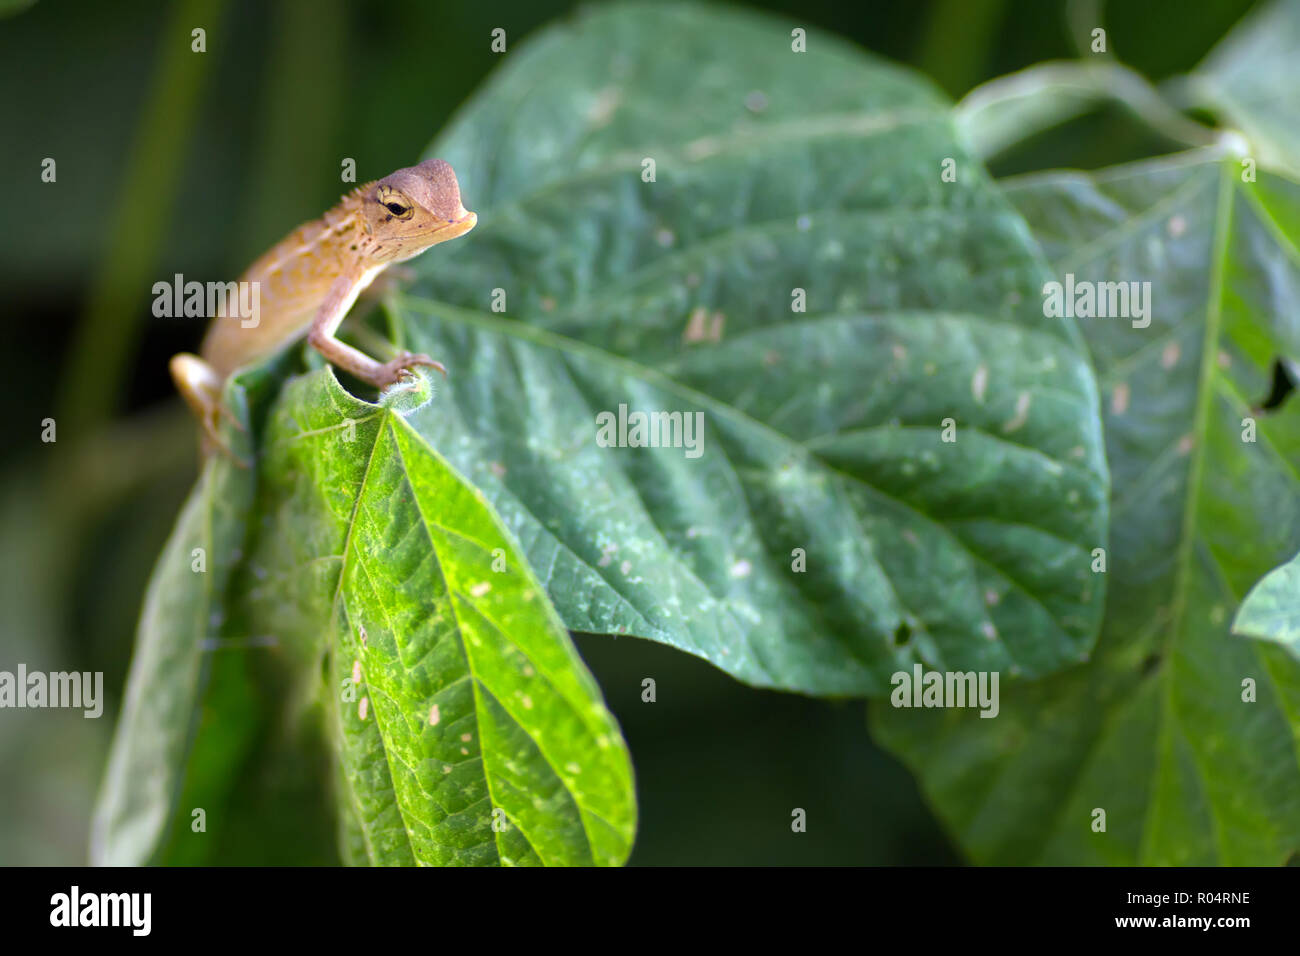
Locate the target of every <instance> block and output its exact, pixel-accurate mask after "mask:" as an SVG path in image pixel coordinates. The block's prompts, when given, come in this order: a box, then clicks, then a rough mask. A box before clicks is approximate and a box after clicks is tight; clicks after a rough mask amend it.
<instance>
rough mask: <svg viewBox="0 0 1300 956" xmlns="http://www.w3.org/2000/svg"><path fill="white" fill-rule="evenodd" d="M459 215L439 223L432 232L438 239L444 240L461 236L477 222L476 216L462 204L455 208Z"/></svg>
mask: <svg viewBox="0 0 1300 956" xmlns="http://www.w3.org/2000/svg"><path fill="white" fill-rule="evenodd" d="M457 211H458V212H459V213H460V215H458V216H456V217H455V218H453V219H448V220H447V222H446V224H445V225H442V224H440V225H439V226H438V227H437V228H436V229H435V230H434V232H435V233H437V236H438V241H439V242H445V241H446V240H448V239H455V238H456V237H457V236H463V235H465V233H467V232H469V231H470V230H471V229H473V228H474V227H475V226H476V225H477V224H478V216H476V215H475V214H474V213H472V212H470V211H469V210H467V209H466V208H465V207H464V206H462V207H461V208H460V209H459V210H457Z"/></svg>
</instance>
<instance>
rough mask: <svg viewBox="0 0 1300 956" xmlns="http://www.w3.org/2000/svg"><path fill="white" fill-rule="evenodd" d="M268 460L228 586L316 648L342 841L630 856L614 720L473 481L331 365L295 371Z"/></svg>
mask: <svg viewBox="0 0 1300 956" xmlns="http://www.w3.org/2000/svg"><path fill="white" fill-rule="evenodd" d="M259 467H260V471H261V474H262V482H261V485H260V487H259V493H258V501H257V510H258V513H259V515H260V516H261V517H260V521H259V523H258V525H257V526H256V528H255V529H254V532H253V534H254V542H253V544H252V545H251V547H250V553H249V559H248V563H247V565H246V566H245V568H244V569H243V575H242V577H241V579H240V580H239V581H238V582H237V583H236V586H235V589H236V590H239V591H244V592H245V595H246V607H245V608H244V609H243V611H242V614H244V615H245V620H246V621H247V622H248V626H250V627H251V628H253V629H255V630H256V631H257V632H258V633H263V632H265V633H271V634H274V635H275V636H276V638H277V640H278V641H279V642H281V643H282V644H283V645H284V646H285V647H286V649H287V650H288V651H289V653H290V654H293V655H297V656H299V657H300V658H301V659H302V660H304V661H311V660H319V659H321V658H322V657H323V658H324V660H323V667H324V671H325V673H326V675H327V677H326V687H327V690H326V692H325V694H324V703H325V707H326V710H327V713H328V715H329V725H330V728H331V736H332V738H333V740H334V746H335V748H336V752H337V754H338V767H339V771H340V773H339V794H338V800H339V807H340V826H341V832H342V848H343V853H344V857H345V859H348V860H350V861H352V862H368V863H371V864H412V863H423V864H484V863H516V864H517V863H546V864H564V863H569V864H571V863H587V864H590V863H597V864H609V863H620V862H622V861H623V860H624V859H625V858H626V856H627V854H628V852H629V850H630V849H631V842H632V834H633V830H634V827H635V798H634V794H633V790H632V780H631V764H630V760H629V758H628V755H627V751H626V748H625V747H624V745H623V741H622V737H621V735H620V733H619V730H618V727H617V725H616V724H615V722H614V720H613V718H612V717H611V716H610V714H609V713H608V711H606V709H605V707H604V705H603V703H602V702H601V697H600V692H599V690H598V688H597V687H596V685H595V682H594V681H593V680H592V678H591V676H590V674H588V673H587V671H586V668H585V667H584V666H583V664H582V662H581V660H580V659H579V658H578V656H577V652H576V651H575V650H574V648H573V646H572V644H571V642H570V640H569V636H568V634H567V633H566V632H565V630H564V629H563V627H562V626H561V624H560V622H559V620H558V618H557V617H556V616H555V612H554V610H553V609H552V608H551V606H550V604H549V602H548V601H547V599H546V593H545V590H544V589H543V588H542V587H541V585H540V584H539V583H538V582H537V580H536V578H535V577H534V576H533V574H532V572H531V571H530V569H529V568H528V565H527V564H526V562H525V561H524V560H523V559H522V556H521V555H520V554H519V553H518V551H517V549H516V546H515V544H514V543H513V541H512V539H511V538H510V536H509V534H508V532H506V531H505V529H504V528H503V527H502V525H501V524H500V522H499V520H498V519H497V518H496V516H495V514H494V513H493V511H492V509H491V508H490V506H488V505H487V504H486V502H484V501H483V499H482V496H481V494H480V493H479V492H478V491H477V490H476V489H474V488H473V487H472V486H470V485H468V484H467V483H466V482H465V481H464V479H462V478H461V477H460V476H459V475H458V474H457V473H456V472H455V471H454V470H453V469H452V468H451V467H450V466H449V465H448V464H447V463H446V461H445V460H444V459H443V457H442V456H441V455H440V454H438V452H436V451H435V450H434V449H433V448H431V447H430V446H429V445H428V444H427V443H426V442H425V441H424V440H423V439H421V438H420V437H419V436H418V435H417V434H415V432H413V431H412V430H411V428H410V427H409V426H408V425H407V424H406V423H405V421H404V420H403V419H402V417H401V416H400V415H399V414H398V413H397V412H395V411H393V410H392V409H390V408H388V407H377V406H374V405H368V404H366V403H364V402H361V401H359V400H358V399H355V398H353V397H352V396H350V395H349V394H348V393H346V392H345V391H343V389H342V388H340V387H339V385H338V383H337V381H336V380H335V379H334V377H333V375H332V374H331V373H330V372H328V371H325V370H321V371H317V372H315V373H313V374H311V375H308V376H306V377H303V378H299V379H296V380H294V381H292V382H291V383H290V384H289V385H288V386H287V387H286V389H285V391H284V392H283V394H282V395H281V397H280V400H279V402H278V403H277V405H276V406H275V408H274V409H273V411H272V414H271V417H270V420H269V423H268V425H267V429H266V434H265V436H264V440H263V459H262V461H261V463H260V466H259ZM494 824H495V825H494Z"/></svg>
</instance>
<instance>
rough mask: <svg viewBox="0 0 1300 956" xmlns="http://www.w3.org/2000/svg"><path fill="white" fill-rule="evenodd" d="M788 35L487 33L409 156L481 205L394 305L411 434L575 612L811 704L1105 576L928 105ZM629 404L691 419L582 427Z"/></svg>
mask: <svg viewBox="0 0 1300 956" xmlns="http://www.w3.org/2000/svg"><path fill="white" fill-rule="evenodd" d="M722 38H725V39H722ZM791 43H792V40H791V26H790V25H785V24H782V23H781V22H779V21H774V20H770V19H767V18H765V17H756V16H753V15H749V14H741V13H737V12H735V11H725V10H718V9H713V8H708V7H694V6H677V5H662V4H656V5H653V6H651V5H619V6H617V7H610V8H604V9H600V10H597V11H595V12H592V13H590V14H588V15H586V16H584V17H582V18H580V19H578V20H577V21H575V22H573V23H570V24H566V25H564V26H561V27H556V28H553V29H551V30H548V31H546V32H544V33H543V34H542V35H541V36H540V37H538V38H537V39H536V40H535V41H533V42H531V43H529V44H527V45H525V46H524V47H522V48H521V49H520V50H518V51H517V52H512V53H511V55H510V57H509V59H508V60H507V62H506V64H505V65H504V67H503V68H502V69H501V70H500V71H499V72H498V74H496V75H495V76H494V78H493V79H492V81H491V82H489V83H488V84H487V86H486V88H485V89H484V90H483V91H482V92H480V93H479V94H478V95H477V96H476V97H474V98H473V99H472V100H471V101H470V103H469V104H468V105H467V107H466V108H465V109H464V111H463V112H462V113H461V114H460V116H459V119H458V120H457V122H456V123H455V124H453V126H452V127H451V129H450V131H449V132H448V133H447V135H446V136H444V137H443V138H441V139H440V140H438V141H437V142H436V143H435V144H434V146H433V147H432V149H431V155H440V156H443V157H445V158H446V159H448V160H449V161H450V162H451V163H452V164H453V165H454V166H455V168H456V169H457V171H458V174H459V176H460V178H461V185H462V192H463V195H464V196H465V197H466V202H467V204H468V205H469V207H470V208H473V209H475V211H476V212H477V213H478V214H479V225H478V227H477V228H476V230H475V231H474V232H473V233H472V234H471V235H470V236H468V237H466V239H464V240H462V241H459V242H456V243H451V244H449V245H447V246H445V247H439V248H438V249H435V250H433V251H432V252H431V253H430V254H428V255H426V256H423V257H421V258H420V259H417V260H415V261H413V262H412V266H413V267H414V268H415V270H416V271H417V272H418V275H419V280H418V282H417V284H416V285H415V286H414V288H413V289H412V290H411V291H410V292H409V294H408V295H406V296H403V297H401V298H399V299H397V300H395V303H394V308H395V310H396V312H397V313H398V316H399V319H400V322H399V335H402V336H404V338H405V342H404V345H405V346H406V347H409V348H413V349H418V350H422V351H426V352H429V353H430V354H432V355H433V356H434V357H436V358H439V359H440V360H442V361H443V362H445V363H446V364H447V365H448V368H449V369H450V380H449V382H448V383H447V384H446V386H445V387H443V388H442V389H441V390H440V393H439V395H438V398H437V400H436V401H435V402H433V403H432V404H431V405H429V406H428V407H426V408H424V409H422V410H421V411H419V412H416V413H414V414H413V415H412V416H411V419H410V421H411V424H412V425H413V427H414V428H415V429H416V430H417V431H418V432H419V433H420V434H421V435H423V436H425V437H426V438H427V439H428V440H429V442H430V444H432V445H433V446H434V447H436V448H438V449H439V451H440V453H442V454H444V455H446V456H447V459H448V461H449V462H451V463H452V464H453V465H454V466H455V467H456V468H458V469H460V470H461V471H462V472H463V473H464V474H465V475H466V476H467V477H468V478H469V479H470V480H472V481H473V482H474V483H475V484H476V485H478V486H479V487H480V488H482V489H483V490H484V492H485V493H486V495H487V496H488V498H489V500H491V501H492V503H493V504H494V505H495V506H496V508H497V509H498V510H499V511H500V512H501V514H502V516H503V518H504V520H505V522H506V524H507V525H508V526H509V528H510V529H511V530H512V531H513V532H514V534H515V536H516V537H517V538H518V539H519V540H520V542H521V543H522V545H523V547H524V550H525V553H526V554H527V557H528V560H529V562H530V563H531V564H532V566H533V567H534V568H536V569H537V571H538V573H539V575H540V577H541V578H542V580H543V581H544V582H545V584H546V587H547V589H548V591H549V593H550V595H551V598H552V600H553V601H554V602H555V604H556V606H557V608H558V609H559V611H560V615H561V617H562V618H563V620H564V622H565V624H566V625H567V626H568V627H569V628H570V629H573V630H579V631H587V632H596V633H619V634H633V635H637V636H640V637H646V638H651V639H654V640H657V641H661V642H664V643H666V644H670V645H672V646H674V647H678V648H681V649H683V650H686V651H689V652H691V653H693V654H697V655H699V656H701V657H703V658H705V659H707V660H709V661H711V662H712V663H714V664H715V665H717V666H718V667H720V668H722V669H723V670H725V671H726V672H727V673H729V674H731V675H733V676H735V677H737V678H739V679H740V680H743V681H746V682H749V683H752V684H756V685H761V686H772V687H779V688H786V689H792V690H799V691H804V692H808V693H818V694H870V693H879V692H882V691H884V690H885V689H887V686H888V679H889V675H890V674H891V673H893V672H894V671H896V670H898V669H899V668H900V667H908V666H910V664H911V662H912V661H916V660H924V661H927V662H930V663H934V664H936V665H940V666H962V667H966V666H980V667H986V668H1001V669H1006V670H1009V671H1011V672H1017V673H1023V674H1026V675H1041V674H1046V673H1050V672H1052V671H1054V670H1056V669H1059V668H1061V667H1063V666H1065V665H1067V664H1070V663H1073V662H1075V661H1077V660H1079V659H1080V657H1081V656H1082V655H1084V654H1085V653H1086V652H1087V650H1088V649H1089V647H1090V646H1091V644H1092V642H1093V640H1094V637H1095V633H1096V629H1097V626H1098V622H1099V618H1100V611H1101V602H1102V591H1101V588H1100V586H1099V581H1098V580H1097V579H1096V578H1095V576H1093V575H1092V574H1091V573H1090V572H1089V570H1088V554H1089V552H1090V551H1091V549H1092V548H1093V547H1095V546H1097V545H1098V544H1100V543H1101V542H1102V541H1103V540H1104V529H1105V518H1106V471H1105V463H1104V459H1103V456H1102V442H1101V436H1100V430H1099V416H1098V414H1097V409H1096V403H1097V399H1096V392H1095V385H1094V381H1093V377H1092V374H1091V371H1090V369H1089V367H1088V364H1087V362H1086V360H1085V359H1084V357H1083V356H1082V354H1081V351H1080V346H1079V345H1078V344H1077V334H1076V332H1075V330H1074V328H1073V326H1072V324H1071V323H1070V322H1068V321H1064V320H1050V319H1045V318H1044V317H1043V314H1042V309H1041V304H1040V302H1039V301H1038V289H1039V287H1040V286H1041V284H1042V281H1043V278H1044V271H1043V268H1042V265H1041V262H1040V260H1039V259H1038V258H1037V257H1036V253H1035V251H1034V249H1033V246H1032V243H1031V241H1030V240H1029V237H1028V235H1027V233H1026V230H1025V227H1024V224H1023V222H1022V221H1021V220H1020V219H1019V217H1018V216H1017V215H1015V214H1014V212H1013V211H1012V210H1010V209H1009V208H1008V207H1007V206H1006V204H1005V203H1004V201H1003V200H1002V198H1001V197H1000V195H999V194H998V192H997V190H996V189H995V188H994V187H993V186H992V185H991V184H990V183H989V181H988V180H987V177H986V175H985V173H984V172H983V171H982V170H981V169H980V167H979V165H978V163H977V162H975V161H974V160H972V159H971V158H970V157H969V156H967V155H966V154H965V153H964V152H963V151H962V150H961V148H960V147H959V146H958V145H957V143H956V140H955V135H954V132H953V130H952V127H951V121H950V118H949V114H948V109H947V106H946V104H944V103H943V102H942V100H941V99H940V98H939V96H938V95H937V94H936V93H935V92H934V91H933V90H932V89H931V88H930V87H929V86H928V85H927V84H926V83H925V82H924V81H922V80H920V79H918V78H917V77H915V76H913V75H911V74H908V73H906V72H904V71H901V70H899V69H898V68H896V67H893V66H889V65H887V64H884V63H881V62H879V61H877V60H875V59H873V58H870V57H868V56H866V55H864V54H862V53H861V52H859V51H857V50H854V49H852V48H850V47H848V46H847V45H845V44H844V43H843V42H841V41H838V40H836V39H834V38H831V37H828V36H825V35H822V34H819V33H816V32H813V33H810V34H809V35H808V37H807V52H806V53H796V52H792V50H791ZM650 160H653V162H654V178H653V181H646V180H647V179H649V178H650V176H649V163H648V161H650ZM946 161H951V164H952V165H951V168H952V169H955V170H956V173H957V175H956V181H955V182H948V181H945V179H944V178H943V176H942V173H943V170H944V168H945V162H946ZM643 176H645V179H643ZM795 290H801V292H796V291H795ZM804 294H806V311H805V312H798V311H793V310H792V306H793V305H794V303H795V302H796V301H798V296H800V295H804ZM503 296H504V313H501V302H502V297H503ZM621 406H627V409H628V411H629V413H631V412H636V413H664V414H668V413H678V414H680V415H682V416H683V418H682V422H683V424H684V423H685V422H686V421H688V420H689V421H695V420H696V419H694V418H691V417H690V416H702V417H701V418H700V419H699V420H700V421H702V423H703V431H702V444H701V445H700V446H699V447H698V448H695V449H692V448H689V447H686V443H685V442H684V441H683V442H682V446H681V447H658V448H647V447H618V448H609V447H603V446H601V445H599V444H598V442H597V437H598V436H597V432H598V416H601V415H604V414H608V415H611V416H618V414H619V410H620V407H621ZM946 419H952V420H954V422H955V424H956V427H957V430H958V432H957V434H958V435H959V438H958V440H957V441H956V442H955V443H949V442H945V441H944V440H943V437H942V428H943V423H944V421H945V420H946ZM696 451H698V452H699V454H698V457H697V456H695V454H694V452H696ZM805 562H806V568H805ZM940 584H941V586H940Z"/></svg>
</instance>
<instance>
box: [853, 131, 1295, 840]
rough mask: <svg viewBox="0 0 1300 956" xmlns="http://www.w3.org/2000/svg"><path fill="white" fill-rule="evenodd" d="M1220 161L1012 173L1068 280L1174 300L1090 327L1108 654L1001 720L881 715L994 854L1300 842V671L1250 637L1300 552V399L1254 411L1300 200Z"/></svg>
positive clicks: (1282, 328) (888, 734)
mask: <svg viewBox="0 0 1300 956" xmlns="http://www.w3.org/2000/svg"><path fill="white" fill-rule="evenodd" d="M1221 155H1222V154H1219V153H1210V152H1197V153H1191V154H1187V155H1184V156H1180V157H1175V158H1172V159H1166V160H1159V161H1154V162H1147V163H1142V164H1137V165H1133V166H1124V167H1119V168H1117V169H1112V170H1107V171H1105V172H1103V173H1099V174H1096V175H1095V176H1087V175H1082V174H1076V173H1052V174H1044V175H1041V176H1035V177H1027V178H1025V179H1023V180H1019V181H1011V182H1010V183H1009V184H1008V194H1009V195H1010V197H1011V198H1012V200H1013V201H1014V202H1015V203H1016V205H1017V206H1018V207H1019V208H1020V209H1021V211H1022V212H1024V214H1025V216H1026V218H1027V219H1028V220H1029V222H1030V224H1031V225H1032V227H1033V228H1034V230H1035V233H1036V235H1037V236H1038V237H1039V238H1040V240H1042V242H1043V244H1044V246H1045V248H1046V249H1047V251H1048V253H1049V256H1050V258H1051V259H1052V261H1053V262H1054V263H1055V271H1056V272H1057V278H1058V280H1061V281H1064V278H1065V276H1066V275H1067V274H1073V276H1074V277H1075V281H1076V282H1082V281H1085V280H1086V281H1129V280H1147V281H1150V282H1151V284H1152V285H1151V296H1150V300H1149V301H1150V302H1151V303H1153V307H1152V309H1151V316H1152V318H1151V323H1150V326H1149V327H1147V328H1134V327H1133V325H1132V323H1131V322H1130V321H1128V320H1125V319H1113V318H1112V319H1090V320H1083V321H1084V322H1085V323H1086V324H1085V326H1084V330H1085V334H1086V337H1087V339H1088V342H1089V344H1090V346H1091V348H1092V354H1093V359H1094V362H1095V364H1096V367H1097V372H1098V376H1099V380H1100V382H1101V384H1102V392H1103V398H1104V400H1105V403H1104V408H1105V414H1106V441H1107V449H1108V454H1109V458H1110V463H1111V473H1112V476H1113V481H1114V490H1113V501H1112V514H1113V516H1114V520H1113V524H1112V533H1111V542H1110V548H1109V563H1108V570H1107V576H1108V577H1109V578H1111V581H1110V586H1109V589H1108V599H1107V609H1106V621H1105V624H1104V625H1103V628H1102V636H1101V639H1100V641H1099V642H1098V648H1097V652H1096V654H1095V655H1094V657H1093V659H1092V661H1091V662H1090V663H1088V664H1087V665H1086V666H1084V667H1080V668H1076V669H1075V670H1073V671H1071V672H1068V673H1066V674H1062V675H1058V676H1055V677H1052V678H1050V679H1047V680H1044V681H1041V682H1038V683H1036V684H1032V685H1024V684H1020V685H1015V686H1006V685H1004V687H1003V691H1002V695H1001V697H1002V699H1001V710H1000V713H999V715H998V717H997V718H996V719H981V718H979V717H978V716H977V715H975V714H972V713H969V712H967V713H961V712H958V711H956V710H949V711H928V712H923V711H904V710H901V709H900V710H893V709H890V708H887V707H884V706H879V707H877V708H875V709H874V710H873V725H874V730H875V733H876V734H877V736H878V737H879V739H880V740H881V741H882V742H884V743H885V744H886V745H888V746H889V747H890V749H892V750H893V751H894V752H895V753H897V754H898V755H899V756H900V757H901V758H902V759H903V760H904V762H905V763H906V764H907V765H908V766H909V767H910V768H912V769H913V771H914V772H915V773H916V774H917V776H918V778H919V779H920V781H921V783H922V787H923V789H924V791H925V792H926V794H927V796H928V798H929V800H930V801H931V803H932V804H933V805H934V807H935V808H936V810H937V811H938V813H939V814H940V816H941V817H942V818H943V820H944V821H945V822H946V824H947V825H948V827H949V828H950V829H951V830H952V832H953V833H954V834H955V836H956V838H957V839H958V841H959V842H960V843H961V845H962V846H963V847H964V848H965V850H966V852H967V853H968V854H969V855H970V856H971V858H972V859H974V860H975V861H977V862H980V863H998V864H1013V863H1055V864H1080V863H1109V864H1248V863H1253V864H1278V863H1281V862H1283V861H1284V860H1285V859H1286V858H1287V856H1288V854H1290V853H1293V852H1294V851H1295V850H1296V849H1297V848H1298V847H1300V765H1298V758H1300V754H1298V751H1297V739H1298V737H1300V666H1298V665H1297V662H1296V661H1295V660H1293V659H1292V658H1290V657H1288V656H1287V654H1286V652H1285V651H1284V650H1282V649H1281V648H1279V647H1277V646H1276V645H1274V644H1271V643H1269V642H1263V641H1244V640H1241V639H1238V638H1233V637H1231V636H1230V634H1229V625H1230V622H1231V621H1232V617H1233V611H1234V608H1235V607H1236V606H1237V605H1238V603H1239V602H1240V601H1241V599H1242V596H1243V595H1244V594H1245V593H1246V591H1247V590H1248V589H1249V588H1250V587H1251V585H1252V584H1253V583H1254V582H1255V581H1257V580H1258V579H1259V577H1260V576H1261V575H1262V574H1263V573H1264V572H1266V571H1267V570H1268V569H1270V568H1272V567H1274V566H1275V565H1277V564H1278V563H1279V562H1280V561H1281V560H1282V559H1283V558H1285V557H1286V556H1287V555H1290V554H1293V553H1294V552H1295V550H1296V549H1297V547H1300V476H1298V475H1297V470H1296V462H1297V461H1300V403H1297V402H1295V401H1290V402H1288V403H1286V404H1284V405H1283V406H1282V407H1280V408H1277V409H1274V410H1272V411H1270V412H1258V411H1255V410H1253V409H1252V404H1253V403H1254V402H1256V401H1258V400H1261V399H1262V397H1263V396H1264V395H1265V394H1267V390H1268V386H1269V383H1270V381H1271V370H1272V364H1273V362H1274V360H1275V359H1276V358H1277V357H1278V356H1288V355H1295V354H1297V347H1298V346H1300V325H1298V324H1297V320H1296V317H1297V316H1298V315H1300V255H1298V254H1297V247H1298V246H1297V243H1298V240H1300V187H1298V186H1297V185H1296V184H1295V183H1292V182H1289V181H1287V180H1284V179H1279V178H1276V177H1272V176H1267V175H1261V176H1260V179H1259V181H1258V183H1254V184H1248V183H1243V182H1241V180H1240V166H1239V164H1238V163H1237V161H1236V159H1235V158H1221ZM1247 419H1249V420H1253V421H1254V423H1255V429H1256V431H1255V434H1254V436H1253V437H1254V439H1255V440H1253V441H1251V440H1247V436H1248V435H1249V431H1248V427H1247V425H1246V424H1245V420H1247ZM1097 809H1102V810H1105V812H1106V815H1107V816H1106V824H1107V827H1106V831H1105V832H1104V833H1102V832H1094V831H1093V829H1092V825H1093V819H1094V816H1093V815H1094V812H1095V810H1097Z"/></svg>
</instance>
